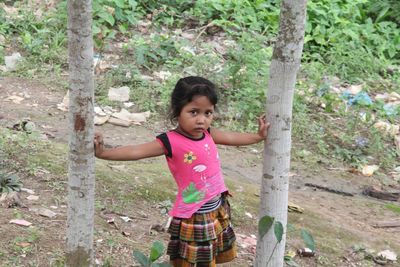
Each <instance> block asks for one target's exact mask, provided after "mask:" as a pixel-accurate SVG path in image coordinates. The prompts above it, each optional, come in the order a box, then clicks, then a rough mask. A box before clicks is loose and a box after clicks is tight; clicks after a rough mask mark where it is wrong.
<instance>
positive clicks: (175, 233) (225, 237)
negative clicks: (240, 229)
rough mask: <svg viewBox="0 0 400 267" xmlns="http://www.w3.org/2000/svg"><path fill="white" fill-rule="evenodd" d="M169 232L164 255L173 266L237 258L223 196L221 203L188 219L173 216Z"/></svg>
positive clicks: (203, 263) (228, 213)
mask: <svg viewBox="0 0 400 267" xmlns="http://www.w3.org/2000/svg"><path fill="white" fill-rule="evenodd" d="M168 232H169V233H170V234H171V239H170V241H169V243H168V249H167V254H168V255H169V256H170V261H171V264H172V265H173V266H175V267H178V266H179V267H187V266H215V264H216V263H224V262H229V261H231V260H233V259H234V258H235V257H236V254H237V252H236V244H235V240H236V237H235V233H234V231H233V228H232V225H231V222H230V210H229V202H228V200H227V199H226V198H225V197H223V200H222V204H221V206H220V207H219V208H218V209H216V210H214V211H211V212H209V213H195V214H193V215H192V217H191V218H188V219H182V218H176V217H174V218H173V219H172V222H171V225H170V227H169V229H168Z"/></svg>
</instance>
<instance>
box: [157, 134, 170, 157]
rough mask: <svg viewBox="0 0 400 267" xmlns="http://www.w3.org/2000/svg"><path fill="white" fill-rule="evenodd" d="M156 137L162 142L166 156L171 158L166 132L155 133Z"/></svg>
mask: <svg viewBox="0 0 400 267" xmlns="http://www.w3.org/2000/svg"><path fill="white" fill-rule="evenodd" d="M156 138H157V139H159V140H160V141H161V143H163V145H164V147H165V149H166V150H167V154H166V156H167V157H169V158H172V147H171V143H170V142H169V139H168V135H167V133H162V134H160V135H157V136H156Z"/></svg>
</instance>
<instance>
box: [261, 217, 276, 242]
mask: <svg viewBox="0 0 400 267" xmlns="http://www.w3.org/2000/svg"><path fill="white" fill-rule="evenodd" d="M273 223H274V217H270V216H268V215H265V216H264V217H262V218H261V219H260V220H259V221H258V234H259V235H260V238H261V239H262V238H263V237H264V236H265V234H266V233H267V232H268V231H269V229H270V228H271V226H272V224H273Z"/></svg>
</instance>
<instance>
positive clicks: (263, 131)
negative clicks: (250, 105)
mask: <svg viewBox="0 0 400 267" xmlns="http://www.w3.org/2000/svg"><path fill="white" fill-rule="evenodd" d="M269 125H270V123H269V122H267V121H266V116H265V114H264V115H262V116H261V117H259V118H258V135H259V136H260V137H261V138H262V140H265V138H267V132H268V128H269Z"/></svg>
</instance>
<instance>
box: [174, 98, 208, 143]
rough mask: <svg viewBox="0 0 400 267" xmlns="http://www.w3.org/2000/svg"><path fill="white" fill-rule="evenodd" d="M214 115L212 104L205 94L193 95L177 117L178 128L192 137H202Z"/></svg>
mask: <svg viewBox="0 0 400 267" xmlns="http://www.w3.org/2000/svg"><path fill="white" fill-rule="evenodd" d="M213 117H214V105H213V104H212V103H211V102H210V100H209V99H208V97H206V96H195V97H193V99H192V101H191V102H189V103H187V104H186V105H185V106H184V107H183V108H182V110H181V113H180V114H179V117H178V128H179V130H181V131H182V132H183V133H184V134H186V135H187V136H189V137H192V138H196V139H198V138H201V137H203V132H204V130H207V129H208V128H209V127H210V125H211V122H212V120H213Z"/></svg>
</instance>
